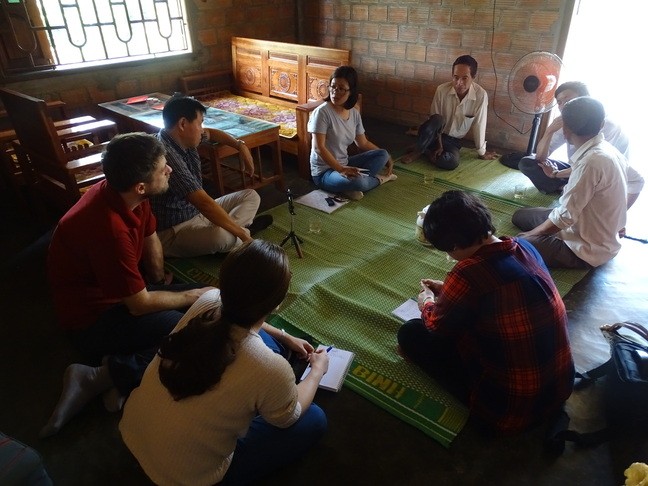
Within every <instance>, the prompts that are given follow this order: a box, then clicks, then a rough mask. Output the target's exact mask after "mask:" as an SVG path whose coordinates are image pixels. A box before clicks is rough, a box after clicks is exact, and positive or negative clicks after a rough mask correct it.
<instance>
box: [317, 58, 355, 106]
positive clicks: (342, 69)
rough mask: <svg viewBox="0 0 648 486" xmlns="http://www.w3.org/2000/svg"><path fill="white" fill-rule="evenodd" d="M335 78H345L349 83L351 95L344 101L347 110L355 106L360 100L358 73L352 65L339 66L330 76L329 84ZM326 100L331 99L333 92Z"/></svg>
mask: <svg viewBox="0 0 648 486" xmlns="http://www.w3.org/2000/svg"><path fill="white" fill-rule="evenodd" d="M335 78H343V79H346V81H347V82H348V83H349V97H348V98H347V100H346V101H345V102H344V105H343V106H344V107H345V108H346V109H347V110H350V109H351V108H353V107H354V106H355V105H356V103H357V102H358V94H359V93H358V73H357V72H356V70H355V69H354V68H353V67H351V66H339V67H338V68H336V69H335V71H333V73H332V74H331V77H330V78H329V85H330V84H331V81H333V80H334V79H335ZM324 101H331V93H329V95H328V96H327V97H326V98H324Z"/></svg>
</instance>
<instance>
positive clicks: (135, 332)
mask: <svg viewBox="0 0 648 486" xmlns="http://www.w3.org/2000/svg"><path fill="white" fill-rule="evenodd" d="M200 287H205V284H176V285H167V286H150V287H148V290H149V291H151V290H166V291H171V292H173V291H175V292H180V291H184V290H189V289H194V288H200ZM184 310H186V309H183V310H182V311H181V310H166V311H159V312H152V313H150V314H144V315H141V316H134V315H132V314H131V313H130V312H129V310H128V307H126V306H125V305H124V304H117V305H114V306H113V307H110V308H109V309H106V310H105V311H104V312H103V313H102V314H101V315H100V316H99V318H98V319H97V321H96V322H95V323H94V324H93V325H92V326H90V327H89V328H87V329H82V330H79V331H70V332H69V337H70V340H71V341H72V343H73V344H74V346H75V347H76V348H77V350H78V351H79V352H80V353H81V354H82V355H83V357H84V361H85V363H86V364H88V365H91V366H98V365H99V364H100V363H101V360H102V359H103V357H104V356H106V357H107V365H108V369H109V370H110V377H111V378H112V381H113V383H114V385H115V387H116V388H117V389H118V390H119V393H120V394H121V395H123V396H127V395H129V394H130V392H131V391H132V390H133V389H134V388H135V387H137V386H139V384H140V382H141V381H142V376H143V375H144V371H145V370H146V367H147V366H148V364H149V363H150V362H151V360H152V359H153V357H154V356H155V353H156V352H157V349H158V347H159V345H160V341H161V339H162V338H163V337H164V336H166V335H168V334H169V333H170V332H171V331H172V330H173V328H174V327H175V326H176V324H178V321H180V318H181V317H182V316H183V315H184Z"/></svg>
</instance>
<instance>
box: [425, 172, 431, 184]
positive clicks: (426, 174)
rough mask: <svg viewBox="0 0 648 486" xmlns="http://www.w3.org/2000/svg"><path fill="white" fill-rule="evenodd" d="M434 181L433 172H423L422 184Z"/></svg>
mask: <svg viewBox="0 0 648 486" xmlns="http://www.w3.org/2000/svg"><path fill="white" fill-rule="evenodd" d="M433 182H434V173H433V172H424V173H423V184H425V185H430V184H432V183H433Z"/></svg>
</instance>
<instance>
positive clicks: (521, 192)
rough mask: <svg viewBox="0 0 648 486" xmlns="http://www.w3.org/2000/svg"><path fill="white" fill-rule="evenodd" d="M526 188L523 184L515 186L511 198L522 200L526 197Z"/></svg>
mask: <svg viewBox="0 0 648 486" xmlns="http://www.w3.org/2000/svg"><path fill="white" fill-rule="evenodd" d="M526 191H527V187H526V185H525V184H515V189H514V191H513V197H514V198H515V199H524V198H525V197H526Z"/></svg>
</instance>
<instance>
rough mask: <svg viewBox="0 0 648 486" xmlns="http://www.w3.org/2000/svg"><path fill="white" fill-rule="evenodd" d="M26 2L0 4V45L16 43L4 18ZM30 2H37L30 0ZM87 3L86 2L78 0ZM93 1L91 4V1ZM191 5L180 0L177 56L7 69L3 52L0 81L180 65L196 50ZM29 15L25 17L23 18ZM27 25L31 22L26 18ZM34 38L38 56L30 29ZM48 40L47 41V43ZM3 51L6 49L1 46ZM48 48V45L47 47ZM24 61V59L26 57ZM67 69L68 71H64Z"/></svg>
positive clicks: (1, 1) (0, 1)
mask: <svg viewBox="0 0 648 486" xmlns="http://www.w3.org/2000/svg"><path fill="white" fill-rule="evenodd" d="M28 1H30V0H17V1H16V0H13V1H12V0H0V42H2V43H3V44H4V43H5V39H6V37H7V36H11V38H13V40H14V42H16V36H15V35H13V34H12V32H10V28H9V24H8V20H7V17H8V15H10V14H13V15H14V16H15V11H14V12H12V11H11V8H12V7H13V8H14V9H17V8H18V6H22V7H23V8H24V9H25V11H26V10H27V2H28ZM31 1H32V2H34V1H38V0H31ZM80 1H88V0H80ZM91 1H94V0H91ZM190 5H191V2H190V1H188V0H182V7H184V9H183V10H182V15H183V22H184V30H185V40H186V43H187V50H184V51H179V52H167V53H152V54H151V53H150V54H144V55H142V54H137V55H132V56H127V57H122V58H118V59H106V60H101V61H86V62H82V63H78V64H75V65H71V64H58V65H57V64H51V65H45V66H33V65H32V66H27V67H18V68H16V67H14V66H11V65H10V62H8V61H11V59H7V56H6V55H5V54H6V51H3V52H1V53H0V81H2V82H4V83H11V82H17V81H25V80H29V79H43V78H49V77H58V76H66V75H72V74H81V73H83V74H86V73H91V72H95V71H102V70H106V69H124V68H132V67H137V66H148V65H152V64H156V63H168V62H169V61H174V62H182V61H186V60H187V59H191V58H193V56H195V52H196V51H195V49H196V47H195V46H196V45H197V44H196V40H197V39H196V34H195V32H194V29H193V28H192V22H191V18H192V15H191V11H190V8H189V6H190ZM27 15H29V14H27ZM28 18H29V19H30V20H29V21H30V22H31V18H30V17H28ZM31 32H32V33H33V37H34V42H36V43H37V44H38V45H37V49H39V52H42V46H41V44H40V43H39V41H38V40H36V36H37V32H34V29H32V30H31ZM50 39H51V37H47V41H48V42H49V41H50ZM2 48H3V49H7V48H6V47H4V46H2ZM47 48H49V45H48V46H47ZM25 57H28V55H27V54H26V55H25ZM66 66H70V67H66Z"/></svg>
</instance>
